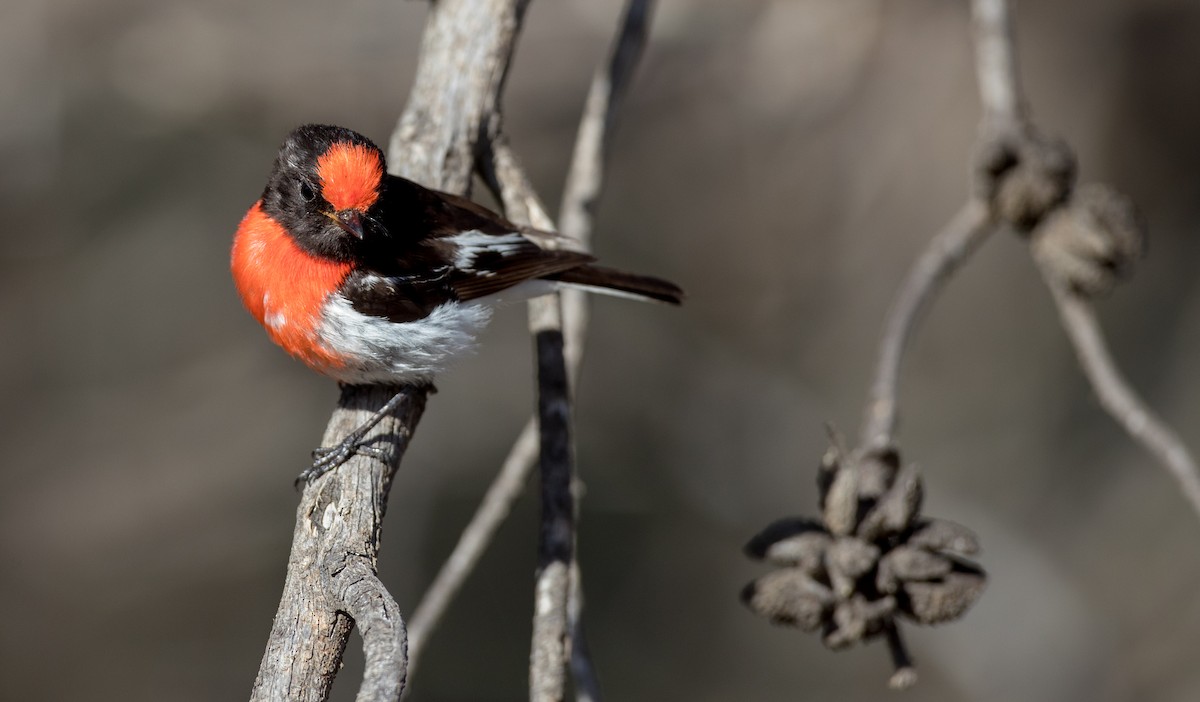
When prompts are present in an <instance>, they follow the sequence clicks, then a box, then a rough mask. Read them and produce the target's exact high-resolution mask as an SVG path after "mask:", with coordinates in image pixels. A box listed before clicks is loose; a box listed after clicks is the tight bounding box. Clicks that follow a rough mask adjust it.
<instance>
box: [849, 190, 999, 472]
mask: <svg viewBox="0 0 1200 702" xmlns="http://www.w3.org/2000/svg"><path fill="white" fill-rule="evenodd" d="M992 229H993V227H992V225H991V220H990V218H989V217H988V210H987V205H986V204H984V203H983V202H981V201H978V200H970V201H968V202H967V204H966V205H964V206H963V208H962V209H961V210H959V211H958V213H957V214H955V215H954V217H953V218H951V220H950V221H949V222H948V223H947V224H946V226H945V227H943V228H942V230H941V231H940V232H938V233H937V234H936V235H935V236H934V237H933V239H932V240H931V241H930V242H929V245H928V246H927V247H926V249H925V251H924V252H923V253H922V254H921V256H920V257H919V258H918V259H917V261H916V263H914V264H913V267H912V269H911V270H910V271H909V273H908V277H907V278H905V280H904V283H903V285H902V286H901V287H900V291H899V292H898V293H897V294H896V300H895V302H894V303H893V304H892V309H891V312H889V313H888V317H887V321H886V322H885V323H884V332H883V340H882V342H881V343H880V345H879V359H878V361H877V363H876V366H875V380H874V381H873V382H872V384H871V393H870V397H869V399H868V400H867V409H866V413H865V416H864V418H863V427H862V432H861V435H860V439H859V441H860V443H861V445H862V446H863V447H864V448H870V449H884V448H887V447H889V446H891V445H892V443H893V441H894V433H895V431H896V414H897V402H896V386H897V382H898V380H899V377H900V361H901V360H902V358H903V355H904V350H905V347H906V346H907V344H908V339H909V337H910V336H912V333H913V330H914V328H915V327H916V324H917V322H918V321H919V320H920V319H921V316H922V314H923V313H924V312H925V309H926V308H927V307H928V305H929V303H930V301H931V300H932V299H933V297H934V296H935V295H936V294H937V292H938V291H939V290H941V288H942V286H943V285H945V283H946V281H947V280H949V279H950V276H951V275H952V274H953V273H954V271H955V270H957V269H958V267H959V266H960V265H962V263H963V262H964V261H965V260H966V259H967V257H968V256H970V255H971V253H972V252H973V251H975V249H976V248H978V247H979V245H980V244H982V243H983V241H984V239H986V238H987V235H988V234H989V233H990V232H991V231H992Z"/></svg>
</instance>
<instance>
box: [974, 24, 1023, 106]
mask: <svg viewBox="0 0 1200 702" xmlns="http://www.w3.org/2000/svg"><path fill="white" fill-rule="evenodd" d="M971 15H972V17H973V19H974V30H975V70H976V75H977V76H978V79H979V97H980V102H982V103H983V107H984V110H985V112H986V114H985V116H984V122H985V125H987V124H990V125H1012V124H1016V123H1017V122H1019V121H1021V120H1023V119H1025V118H1026V114H1025V98H1024V96H1023V93H1022V92H1021V84H1020V79H1019V78H1018V74H1017V59H1016V52H1015V51H1014V49H1013V47H1014V45H1015V44H1014V41H1013V31H1012V18H1011V16H1010V14H1009V11H1008V2H1007V0H971Z"/></svg>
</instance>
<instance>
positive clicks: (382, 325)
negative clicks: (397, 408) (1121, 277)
mask: <svg viewBox="0 0 1200 702" xmlns="http://www.w3.org/2000/svg"><path fill="white" fill-rule="evenodd" d="M491 316H492V310H491V306H490V305H489V304H488V303H486V302H483V301H482V300H479V301H471V302H447V303H445V304H443V305H440V306H438V307H436V308H434V310H433V311H432V312H431V313H430V314H429V316H427V317H425V318H423V319H418V320H415V321H412V322H391V321H388V320H387V319H384V318H382V317H373V316H371V315H365V314H362V313H361V312H358V311H356V310H355V309H354V307H353V306H352V305H351V304H350V301H349V300H347V299H346V298H345V297H342V296H341V295H335V296H333V297H332V298H331V299H330V301H329V302H328V303H327V304H326V305H325V307H324V310H323V314H322V317H321V325H320V327H319V331H318V335H319V336H320V339H321V342H322V343H323V344H324V345H325V346H326V347H327V348H329V350H331V351H333V353H334V354H335V355H337V356H338V357H340V358H342V359H344V360H345V361H346V363H345V365H344V366H342V367H339V368H330V369H327V370H326V371H325V372H326V374H327V375H329V376H331V377H333V378H335V379H336V380H339V381H341V382H343V383H350V384H356V385H367V384H374V383H404V382H417V381H429V380H430V379H432V377H433V376H434V375H436V374H437V373H438V372H439V371H441V370H442V369H443V368H445V367H446V364H447V362H449V361H450V360H451V359H453V358H454V357H456V356H459V355H462V354H464V353H467V352H470V351H472V350H473V349H474V348H475V339H476V336H477V335H478V334H479V332H480V331H481V330H482V329H483V328H484V327H485V326H487V323H488V321H489V320H490V319H491Z"/></svg>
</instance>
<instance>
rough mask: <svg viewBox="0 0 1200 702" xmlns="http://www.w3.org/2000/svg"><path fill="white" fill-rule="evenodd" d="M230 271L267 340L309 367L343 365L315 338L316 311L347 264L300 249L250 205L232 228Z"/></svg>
mask: <svg viewBox="0 0 1200 702" xmlns="http://www.w3.org/2000/svg"><path fill="white" fill-rule="evenodd" d="M231 268H232V270H233V280H234V284H235V285H236V286H237V289H238V293H239V294H240V295H241V297H242V302H243V303H244V304H245V305H246V308H247V309H249V310H250V313H251V314H252V315H254V318H255V319H257V320H258V321H259V323H260V324H262V325H263V327H265V328H266V330H267V333H268V334H269V335H270V336H271V339H272V340H273V341H274V342H275V343H277V344H279V345H280V346H282V347H283V348H284V349H285V350H286V351H287V352H288V353H290V354H292V355H293V356H295V357H297V358H299V359H300V360H302V361H304V362H305V363H306V364H308V365H309V366H312V367H314V368H338V367H341V366H343V365H345V361H344V360H343V359H341V358H339V357H338V356H336V355H335V354H334V353H333V352H331V351H330V350H329V349H327V348H326V347H324V346H323V345H322V344H321V342H320V340H319V339H318V338H317V329H318V326H319V325H320V323H321V310H322V307H323V306H324V304H325V302H326V301H327V300H328V299H329V297H330V295H332V294H334V292H336V291H337V289H338V287H339V286H341V284H342V282H343V281H345V279H346V276H347V275H349V274H350V271H351V268H352V265H351V264H349V263H342V262H339V261H334V260H331V259H327V258H323V257H318V256H314V255H313V254H310V253H308V252H306V251H304V250H303V249H301V248H300V247H299V246H298V245H297V244H296V242H295V240H294V239H293V238H292V237H291V236H289V235H288V233H287V230H285V229H284V228H283V226H281V225H280V224H279V223H278V222H276V221H275V220H273V219H271V217H270V216H269V215H267V214H266V213H265V212H263V209H262V201H261V200H260V201H258V202H256V203H254V206H253V207H251V208H250V211H249V212H247V213H246V216H245V217H244V218H242V222H241V224H239V225H238V230H237V234H236V236H235V237H234V240H233V255H232V262H231Z"/></svg>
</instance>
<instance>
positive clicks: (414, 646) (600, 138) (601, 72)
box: [409, 0, 654, 686]
mask: <svg viewBox="0 0 1200 702" xmlns="http://www.w3.org/2000/svg"><path fill="white" fill-rule="evenodd" d="M653 7H654V2H653V0H630V1H629V3H628V4H627V6H626V8H625V12H624V15H623V18H622V22H621V26H620V28H619V30H618V33H617V37H616V39H615V41H614V43H613V46H612V48H611V50H610V55H609V57H608V60H607V62H606V63H605V65H603V66H601V67H600V68H598V69H597V71H596V74H595V75H594V77H593V79H592V84H591V88H590V90H589V91H588V98H587V102H586V105H585V107H584V114H583V117H582V119H581V121H580V125H579V131H578V134H577V136H576V141H575V148H574V152H573V155H572V160H571V166H570V168H569V171H568V176H567V182H566V186H565V191H564V194H563V201H562V205H561V208H560V225H561V226H560V229H559V231H560V233H562V234H563V235H565V236H569V237H572V238H574V239H576V240H577V241H579V242H580V244H581V247H582V248H583V249H585V250H586V249H587V248H590V244H591V233H592V228H593V222H594V215H595V206H596V203H597V202H598V201H599V198H600V194H601V192H602V189H603V184H604V178H603V176H604V164H605V160H606V157H607V151H608V145H609V141H610V138H611V134H612V132H613V123H614V122H615V119H616V114H617V111H618V108H619V106H620V104H621V101H622V98H623V96H624V94H625V92H626V91H627V89H628V86H629V85H630V83H631V79H632V75H633V71H634V69H635V68H636V66H637V63H638V60H639V59H640V58H641V55H642V51H643V47H644V45H645V42H646V37H647V34H648V26H649V22H650V16H651V14H652V10H653ZM496 138H497V139H498V140H499V141H500V142H501V143H500V144H499V145H498V147H497V148H499V149H500V151H501V152H502V156H503V158H504V159H510V158H511V157H512V152H511V150H510V149H509V147H508V146H507V144H505V143H504V142H503V136H502V135H497V136H496ZM512 165H515V162H514V163H513V164H512ZM485 177H486V174H485ZM513 177H516V178H519V179H521V180H524V176H523V174H519V173H518V174H514V175H513V176H510V180H511V178H513ZM491 181H492V183H491V186H492V188H493V190H495V191H496V192H497V193H500V192H501V191H502V190H503V188H504V185H503V184H502V183H500V182H498V181H497V179H496V178H495V177H493V178H491ZM522 189H523V190H524V191H525V192H532V188H531V187H530V186H529V184H528V183H527V182H523V184H522ZM523 197H524V196H522V195H520V194H518V193H514V192H510V195H509V200H510V201H511V200H512V199H513V198H517V199H518V200H521V199H522V198H523ZM509 204H511V205H512V207H514V208H519V209H521V210H526V211H528V217H529V218H530V220H531V221H532V220H533V218H534V217H536V218H537V221H538V222H539V224H538V226H542V227H546V228H553V225H552V223H551V222H550V220H549V217H548V216H547V215H546V213H545V210H544V209H543V208H542V207H541V205H540V203H537V202H536V200H535V201H533V202H522V203H521V204H520V205H518V204H516V203H515V202H510V203H509ZM510 215H512V216H518V215H515V214H513V213H512V211H511V210H510ZM560 296H561V299H562V311H561V316H562V322H561V324H562V329H563V334H564V337H565V342H564V354H565V358H566V363H567V370H568V374H569V376H570V378H571V379H572V383H571V384H572V385H573V384H574V382H573V381H574V379H576V378H578V375H579V368H580V366H581V364H582V355H583V348H584V342H585V339H586V335H587V305H586V294H584V293H582V292H580V291H576V290H564V291H562V292H561V293H560ZM539 304H540V303H539ZM538 314H539V315H541V316H548V317H549V322H548V324H549V326H550V327H553V326H554V323H553V317H554V316H556V315H557V314H558V313H557V311H556V310H555V309H553V308H550V309H542V310H539V312H538ZM535 422H536V420H535V419H532V418H531V419H530V421H529V423H527V424H526V425H525V427H524V428H523V429H522V430H521V433H520V434H519V435H518V437H517V440H516V441H515V442H514V444H513V446H512V448H511V449H510V451H509V454H508V456H507V458H506V459H505V460H504V463H503V466H502V468H501V470H500V472H499V473H498V474H497V476H496V478H495V480H494V481H493V483H492V485H491V486H490V487H489V488H488V491H487V493H486V495H485V496H484V498H483V501H482V502H481V504H480V506H479V509H478V511H477V512H476V514H475V516H474V517H472V519H471V522H470V523H469V524H468V525H467V527H466V528H465V529H464V530H463V533H462V536H461V537H460V538H459V541H458V543H457V544H456V545H455V547H454V551H453V552H452V553H451V555H450V557H449V558H448V559H447V561H446V563H445V564H444V565H443V566H442V569H441V570H440V571H439V572H438V574H437V576H436V577H435V578H434V581H433V583H431V584H430V586H429V589H428V590H426V593H425V595H424V597H423V598H422V600H421V603H420V604H419V605H418V606H417V609H416V611H415V612H414V614H413V617H412V623H411V626H410V631H409V665H410V668H412V667H415V665H416V663H417V660H418V659H419V657H420V654H421V652H422V650H423V646H424V643H425V641H426V640H427V639H428V637H429V635H430V634H432V632H433V630H434V629H435V628H436V627H437V624H438V622H439V621H440V619H441V617H442V615H443V614H444V612H445V609H446V607H447V606H448V605H449V603H450V601H451V600H452V599H453V598H454V596H455V595H456V594H457V593H458V591H459V590H460V589H461V587H462V584H463V582H464V581H465V580H466V578H467V576H468V575H469V574H470V573H471V571H472V570H473V569H474V567H475V564H476V563H477V562H478V560H479V558H480V557H481V556H482V554H483V552H484V550H485V549H486V548H487V545H488V544H489V543H490V542H491V540H492V538H493V536H494V535H495V533H496V531H497V530H498V529H499V527H500V524H501V523H503V521H504V519H505V518H506V517H507V516H508V514H509V513H510V511H511V509H512V505H513V504H514V503H515V502H516V500H517V498H518V497H519V495H520V493H521V491H522V490H523V489H524V486H525V484H526V483H527V482H528V476H529V473H530V472H532V470H533V466H534V463H535V461H536V459H537V455H538V454H537V441H536V435H535V431H536V426H537V425H536V423H535ZM580 651H581V647H579V646H573V647H572V657H573V659H574V657H575V656H576V655H578V654H579V652H580ZM577 686H578V683H577Z"/></svg>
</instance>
